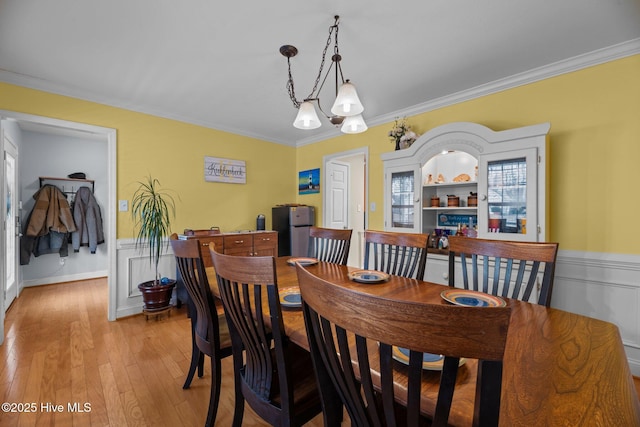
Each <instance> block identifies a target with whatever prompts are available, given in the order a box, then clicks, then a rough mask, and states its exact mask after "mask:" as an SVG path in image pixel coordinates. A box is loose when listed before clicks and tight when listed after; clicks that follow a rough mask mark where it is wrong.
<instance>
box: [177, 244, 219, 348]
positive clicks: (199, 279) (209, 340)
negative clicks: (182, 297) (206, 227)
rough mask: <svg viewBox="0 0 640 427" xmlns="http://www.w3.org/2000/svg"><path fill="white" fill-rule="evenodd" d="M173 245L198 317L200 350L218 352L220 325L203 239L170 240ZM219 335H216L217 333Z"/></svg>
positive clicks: (197, 331) (178, 265) (197, 335)
mask: <svg viewBox="0 0 640 427" xmlns="http://www.w3.org/2000/svg"><path fill="white" fill-rule="evenodd" d="M170 243H171V248H172V249H173V253H174V255H175V258H176V266H177V268H178V271H179V272H180V276H181V277H182V281H183V282H184V286H185V288H186V289H187V292H188V293H189V297H190V298H191V301H192V302H193V305H194V306H195V309H196V313H197V317H196V319H197V320H196V322H195V326H194V329H195V338H196V343H197V345H198V347H199V348H200V350H201V351H202V352H203V353H205V354H207V355H208V356H211V355H213V354H214V351H215V348H214V347H215V344H214V343H213V341H214V340H217V341H218V346H219V340H220V337H219V324H218V316H217V314H216V315H215V316H214V315H213V314H212V313H217V311H216V308H215V303H214V299H213V295H212V294H211V289H210V288H209V281H208V280H207V274H206V271H205V268H204V262H203V260H202V256H201V252H200V241H199V240H197V239H191V240H170ZM215 335H217V337H216V336H215Z"/></svg>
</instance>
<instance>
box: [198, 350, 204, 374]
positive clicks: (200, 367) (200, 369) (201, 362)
mask: <svg viewBox="0 0 640 427" xmlns="http://www.w3.org/2000/svg"><path fill="white" fill-rule="evenodd" d="M203 375H204V353H202V352H201V353H200V360H198V378H202V376H203Z"/></svg>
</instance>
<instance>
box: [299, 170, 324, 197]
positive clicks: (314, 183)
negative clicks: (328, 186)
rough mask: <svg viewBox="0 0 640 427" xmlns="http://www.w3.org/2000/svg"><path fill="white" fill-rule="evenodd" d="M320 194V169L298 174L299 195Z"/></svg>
mask: <svg viewBox="0 0 640 427" xmlns="http://www.w3.org/2000/svg"><path fill="white" fill-rule="evenodd" d="M319 192H320V168H318V169H309V170H306V171H300V172H298V194H314V193H319Z"/></svg>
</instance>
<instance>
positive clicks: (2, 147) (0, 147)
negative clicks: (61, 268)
mask: <svg viewBox="0 0 640 427" xmlns="http://www.w3.org/2000/svg"><path fill="white" fill-rule="evenodd" d="M0 138H2V144H0V151H2V153H3V155H4V158H3V167H2V168H0V174H2V176H5V175H6V173H7V171H6V169H5V167H6V161H7V159H6V153H10V154H11V155H12V156H13V157H14V159H15V162H16V163H15V165H14V174H15V183H14V184H15V187H16V188H14V189H13V198H14V199H15V200H14V202H15V203H13V207H12V208H13V211H14V212H13V215H14V216H17V215H16V212H18V208H17V207H18V205H19V201H18V198H19V197H18V196H19V195H18V191H17V187H18V180H19V176H20V175H19V154H20V153H19V151H18V146H17V145H16V144H15V143H14V142H13V141H12V140H11V138H10V136H9V135H8V134H7V132H5V130H4V128H3V129H2V132H1V133H0ZM7 144H8V145H9V148H7ZM4 191H5V189H4V188H3V189H2V194H3V197H4V195H5V193H4ZM3 209H4V205H3ZM0 217H1V218H2V220H3V221H2V222H4V223H6V220H7V218H6V214H4V213H3V214H2V215H1V216H0ZM7 234H10V235H11V236H12V237H13V240H14V241H15V243H14V244H15V247H14V249H15V252H14V255H15V256H14V259H13V260H12V262H13V269H14V281H15V283H14V286H15V297H14V299H15V298H17V297H18V295H20V291H21V290H22V288H21V286H20V269H19V268H18V266H19V264H20V263H19V262H18V259H19V253H20V244H19V240H18V234H17V233H16V228H15V226H14V227H13V229H5V230H4V232H0V239H1V240H2V245H3V247H4V244H5V242H6V241H7V240H8V239H7V237H8V236H7ZM5 261H6V259H5V258H4V257H3V260H2V262H3V266H4V269H2V268H0V271H2V272H3V273H2V277H3V278H5V279H6V277H7V270H6V269H7V267H8V266H7V263H6V262H5ZM6 288H7V283H6V281H4V282H3V286H2V289H3V291H4V292H3V306H2V308H3V315H4V312H6V310H7V309H8V308H9V305H11V303H9V304H7V294H6ZM12 301H13V300H12ZM3 325H4V323H3ZM0 332H1V329H0ZM0 342H1V341H0Z"/></svg>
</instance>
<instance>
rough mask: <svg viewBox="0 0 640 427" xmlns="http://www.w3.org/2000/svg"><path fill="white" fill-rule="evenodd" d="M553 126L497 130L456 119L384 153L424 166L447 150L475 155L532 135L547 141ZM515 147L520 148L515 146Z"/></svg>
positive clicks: (385, 158)
mask: <svg viewBox="0 0 640 427" xmlns="http://www.w3.org/2000/svg"><path fill="white" fill-rule="evenodd" d="M550 128H551V124H550V123H541V124H537V125H532V126H525V127H520V128H515V129H507V130H502V131H494V130H492V129H490V128H488V127H486V126H483V125H480V124H478V123H471V122H454V123H447V124H445V125H441V126H438V127H435V128H433V129H431V130H429V131H428V132H426V133H424V134H423V135H421V136H420V137H419V138H418V139H417V140H416V141H415V142H414V143H413V144H412V145H411V147H409V148H406V149H404V150H397V151H391V152H388V153H383V154H381V155H380V157H381V159H382V160H383V161H384V162H389V164H398V165H400V164H405V165H406V164H419V165H420V166H422V165H424V164H425V163H426V162H427V161H428V160H429V159H431V158H432V157H433V156H435V155H437V154H440V153H441V152H443V151H449V150H455V151H464V152H467V153H469V154H471V155H472V156H474V157H476V158H477V157H478V156H480V155H481V154H487V153H491V152H494V151H504V150H505V148H504V146H503V145H501V144H503V143H509V142H513V143H516V144H518V143H520V142H521V141H524V140H530V139H531V138H541V141H542V142H544V140H545V139H546V135H547V134H548V133H549V129H550ZM514 148H518V146H515V147H514Z"/></svg>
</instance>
